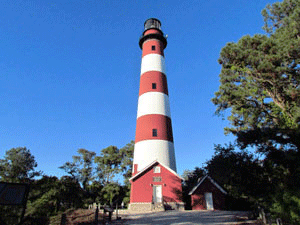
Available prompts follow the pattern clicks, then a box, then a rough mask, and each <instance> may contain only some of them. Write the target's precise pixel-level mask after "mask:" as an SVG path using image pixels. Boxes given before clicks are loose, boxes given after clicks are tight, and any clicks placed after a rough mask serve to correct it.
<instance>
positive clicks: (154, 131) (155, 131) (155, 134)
mask: <svg viewBox="0 0 300 225" xmlns="http://www.w3.org/2000/svg"><path fill="white" fill-rule="evenodd" d="M152 136H153V137H157V129H152Z"/></svg>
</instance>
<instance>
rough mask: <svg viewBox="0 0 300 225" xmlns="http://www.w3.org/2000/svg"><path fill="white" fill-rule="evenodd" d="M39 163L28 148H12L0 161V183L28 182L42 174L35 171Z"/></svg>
mask: <svg viewBox="0 0 300 225" xmlns="http://www.w3.org/2000/svg"><path fill="white" fill-rule="evenodd" d="M36 167H37V162H36V161H35V159H34V156H33V155H32V154H31V153H30V150H29V149H27V148H26V147H18V148H12V149H10V150H8V151H6V153H5V156H4V159H0V181H4V182H17V183H20V182H28V181H30V180H32V179H33V178H34V177H36V176H39V175H40V174H41V172H40V171H35V168H36Z"/></svg>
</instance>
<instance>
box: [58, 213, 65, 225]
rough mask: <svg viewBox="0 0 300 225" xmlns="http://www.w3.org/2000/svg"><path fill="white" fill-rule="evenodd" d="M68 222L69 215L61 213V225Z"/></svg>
mask: <svg viewBox="0 0 300 225" xmlns="http://www.w3.org/2000/svg"><path fill="white" fill-rule="evenodd" d="M66 222H67V217H66V214H65V213H63V214H62V215H61V220H60V225H66Z"/></svg>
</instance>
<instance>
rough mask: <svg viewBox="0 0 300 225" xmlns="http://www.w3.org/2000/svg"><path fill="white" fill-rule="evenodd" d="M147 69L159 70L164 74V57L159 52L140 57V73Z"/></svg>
mask: <svg viewBox="0 0 300 225" xmlns="http://www.w3.org/2000/svg"><path fill="white" fill-rule="evenodd" d="M148 71H159V72H162V73H164V74H166V67H165V58H164V57H163V56H162V55H159V54H148V55H145V56H144V57H143V58H142V65H141V75H142V74H144V73H146V72H148Z"/></svg>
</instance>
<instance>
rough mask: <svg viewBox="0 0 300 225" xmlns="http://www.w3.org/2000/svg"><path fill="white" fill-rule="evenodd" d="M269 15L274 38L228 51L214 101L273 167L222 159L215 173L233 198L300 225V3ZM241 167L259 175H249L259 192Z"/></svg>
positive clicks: (244, 41) (248, 40)
mask: <svg viewBox="0 0 300 225" xmlns="http://www.w3.org/2000/svg"><path fill="white" fill-rule="evenodd" d="M262 15H263V17H264V22H265V26H264V28H263V29H264V30H265V31H266V32H267V34H265V35H264V34H256V35H254V36H252V37H251V36H249V35H247V36H244V37H242V38H241V39H240V40H239V41H238V42H237V43H228V44H227V45H226V46H225V47H224V48H223V49H222V50H221V53H220V58H219V63H220V64H221V65H222V70H221V73H220V82H221V85H220V87H219V90H218V91H217V92H216V93H215V97H214V98H213V99H212V101H213V103H214V104H215V105H216V106H217V111H216V113H217V114H219V115H224V114H223V113H224V112H225V111H227V110H230V115H229V117H228V120H229V121H230V122H231V126H230V127H227V128H225V131H226V132H229V133H232V134H234V135H236V137H237V143H238V145H239V147H241V148H242V149H245V148H247V147H248V146H253V147H254V146H255V147H256V150H257V151H258V152H260V153H262V154H263V156H265V159H264V160H263V161H261V162H260V164H257V161H256V159H255V158H253V157H252V158H251V155H250V158H249V157H248V156H249V155H248V156H246V155H244V153H242V152H241V153H239V154H237V153H236V152H235V153H234V152H232V151H231V152H229V153H228V154H229V155H228V156H230V157H227V156H226V154H227V153H226V154H225V155H224V154H220V153H221V152H220V153H218V154H217V155H215V156H214V157H213V159H212V160H210V162H209V163H208V169H209V170H212V171H214V172H213V173H216V174H215V176H216V179H217V180H218V179H220V181H221V182H223V183H224V184H225V186H226V188H228V189H229V190H230V191H231V192H233V193H236V195H239V194H243V195H246V196H248V197H251V198H253V199H254V200H255V201H258V202H260V203H261V204H262V205H263V206H265V207H267V208H271V209H272V212H273V213H274V215H276V216H278V217H281V218H283V219H284V220H285V222H286V223H290V224H299V204H298V203H299V202H298V201H299V190H300V182H299V180H300V165H299V161H300V160H299V159H300V155H299V150H300V138H299V137H300V128H299V127H300V70H299V68H300V48H299V46H300V1H299V0H284V1H282V2H277V3H274V4H272V5H267V7H266V8H265V9H264V10H263V11H262ZM240 157H242V158H245V159H246V161H245V162H248V163H249V165H247V164H244V163H243V162H242V161H240V160H239V158H240ZM212 162H213V163H212ZM214 162H215V163H214ZM237 162H239V165H243V167H244V166H245V167H248V166H252V167H253V168H251V167H250V168H251V170H250V171H254V172H255V173H257V175H255V174H254V172H249V171H247V170H246V171H244V173H245V174H247V177H248V178H249V181H251V182H254V183H255V184H257V186H256V187H255V186H253V185H252V184H251V182H250V183H249V182H248V180H245V179H244V178H243V175H242V174H240V173H239V172H236V170H241V169H242V168H239V166H237V165H236V163H237ZM222 163H224V164H225V165H226V169H225V168H223V169H222V168H221V165H222ZM232 163H233V164H232ZM260 167H261V168H260ZM250 168H249V169H250ZM216 171H217V172H216ZM221 171H222V172H221ZM222 173H223V174H222ZM231 176H233V177H231ZM253 179H255V180H253ZM239 183H240V184H241V185H239ZM251 185H252V186H251ZM259 187H263V190H260V188H259ZM279 193H280V194H279Z"/></svg>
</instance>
